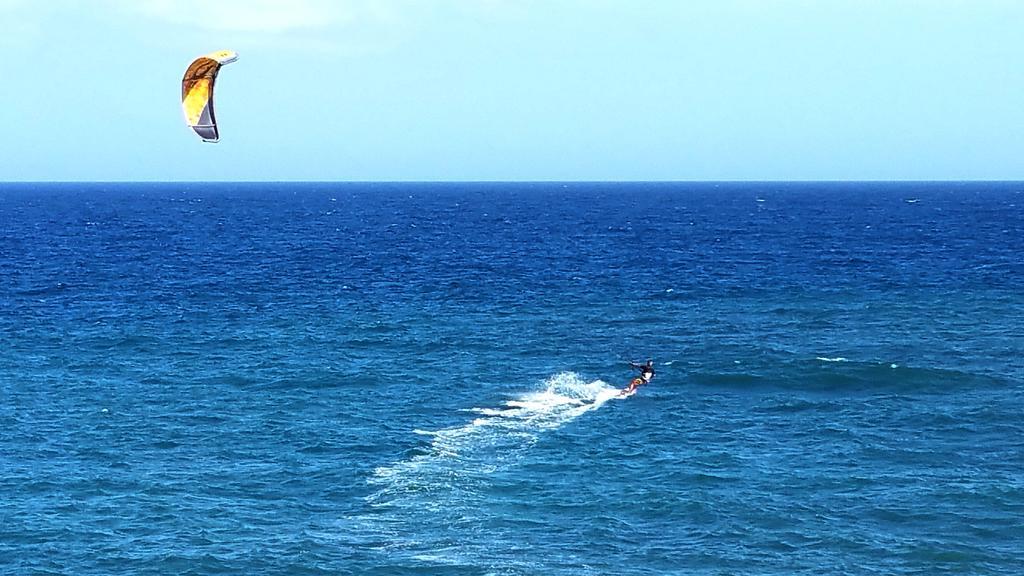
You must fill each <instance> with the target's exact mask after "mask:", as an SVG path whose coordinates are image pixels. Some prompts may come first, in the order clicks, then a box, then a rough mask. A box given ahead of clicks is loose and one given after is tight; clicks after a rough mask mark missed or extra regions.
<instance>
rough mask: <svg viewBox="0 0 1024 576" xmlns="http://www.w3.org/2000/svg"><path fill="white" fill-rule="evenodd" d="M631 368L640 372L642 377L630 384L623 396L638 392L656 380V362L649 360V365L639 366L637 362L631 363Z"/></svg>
mask: <svg viewBox="0 0 1024 576" xmlns="http://www.w3.org/2000/svg"><path fill="white" fill-rule="evenodd" d="M629 365H630V366H632V367H633V368H636V369H637V370H639V371H640V375H639V376H637V377H636V378H633V380H632V381H631V382H630V383H629V386H627V387H626V389H625V390H623V391H622V393H623V394H629V393H631V392H634V391H636V389H637V388H639V387H641V386H643V385H644V384H647V383H649V382H650V381H651V378H654V360H648V361H647V364H637V363H636V362H630V363H629Z"/></svg>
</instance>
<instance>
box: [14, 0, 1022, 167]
mask: <svg viewBox="0 0 1024 576" xmlns="http://www.w3.org/2000/svg"><path fill="white" fill-rule="evenodd" d="M0 29H2V30H3V33H2V34H0V77H2V78H4V87H3V88H2V89H0V90H2V94H3V101H2V106H0V122H2V125H3V126H4V128H5V131H4V132H5V133H4V136H3V137H2V138H0V181H68V180H70V181H76V180H88V181H218V180H250V181H251V180H256V181H262V180H274V181H289V180H307V181H308V180H318V181H321V180H328V181H380V180H386V181H410V180H412V181H438V180H461V181H467V180H470V181H475V180H1024V33H1022V32H1021V31H1022V30H1024V2H1020V1H1017V0H816V1H811V0H692V1H686V0H280V1H279V0H80V1H75V0H0ZM221 49H230V50H235V51H237V52H238V53H239V60H238V61H237V62H235V63H233V64H230V65H228V66H225V67H224V69H223V70H221V73H220V76H219V78H218V81H217V86H216V96H215V98H216V112H217V120H218V124H219V127H220V133H221V141H220V142H219V143H217V144H208V143H203V142H202V141H201V140H200V139H199V138H198V137H197V136H195V135H194V134H193V133H192V131H191V130H189V129H188V128H187V126H186V125H185V123H184V120H183V117H182V112H181V107H180V95H181V76H182V74H183V73H184V70H185V68H186V67H187V66H188V64H189V62H190V61H191V60H192V59H193V58H195V57H197V56H200V55H202V54H205V53H208V52H212V51H214V50H221Z"/></svg>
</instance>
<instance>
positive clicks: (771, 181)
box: [0, 179, 1024, 186]
mask: <svg viewBox="0 0 1024 576" xmlns="http://www.w3.org/2000/svg"><path fill="white" fill-rule="evenodd" d="M1018 183H1021V184H1024V179H963V180H952V179H944V180H927V179H926V180H917V179H865V180H846V179H835V180H813V179H798V180H781V179H767V180H728V179H726V180H2V181H0V186H3V185H8V184H1018Z"/></svg>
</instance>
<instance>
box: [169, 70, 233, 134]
mask: <svg viewBox="0 0 1024 576" xmlns="http://www.w3.org/2000/svg"><path fill="white" fill-rule="evenodd" d="M235 60H238V54H237V53H235V52H232V51H231V50H219V51H217V52H211V53H209V54H207V55H205V56H200V57H199V58H196V59H195V60H193V61H192V64H190V65H189V67H188V69H187V70H185V77H184V78H182V79H181V109H182V110H183V111H184V112H185V122H186V123H187V124H188V125H189V126H190V127H191V128H192V129H193V130H195V132H196V134H198V135H199V137H200V138H202V139H203V142H216V141H218V140H220V133H219V132H218V131H217V119H216V117H215V116H214V115H213V85H214V82H216V80H217V73H218V72H220V67H221V66H223V65H224V64H230V63H232V62H234V61H235Z"/></svg>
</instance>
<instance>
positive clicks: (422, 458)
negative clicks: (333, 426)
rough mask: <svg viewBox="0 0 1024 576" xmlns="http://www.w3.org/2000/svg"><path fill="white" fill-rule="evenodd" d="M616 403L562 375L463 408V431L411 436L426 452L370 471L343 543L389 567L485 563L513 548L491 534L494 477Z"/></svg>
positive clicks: (610, 394) (498, 482) (601, 389)
mask: <svg viewBox="0 0 1024 576" xmlns="http://www.w3.org/2000/svg"><path fill="white" fill-rule="evenodd" d="M618 397H619V389H618V388H613V387H611V386H609V385H608V384H606V383H605V382H602V381H600V380H595V381H592V382H586V381H584V380H583V379H581V378H580V377H579V376H578V375H576V374H573V373H562V374H557V375H555V376H553V377H551V378H550V379H548V380H547V381H546V382H545V383H544V388H543V389H542V390H539V391H536V392H530V393H527V394H523V395H521V396H518V397H516V398H514V399H512V400H509V401H507V402H505V403H504V404H503V405H501V406H500V407H496V408H472V409H469V410H467V412H471V413H474V414H476V415H477V416H476V417H475V418H473V419H472V420H470V421H469V422H467V423H466V424H464V425H462V426H457V427H453V428H445V429H443V430H437V431H427V430H416V431H415V432H416V433H417V434H420V435H423V436H425V437H429V438H430V444H429V446H425V447H424V448H423V449H422V453H420V454H416V455H414V456H412V457H411V458H408V459H405V460H402V461H399V462H396V463H394V464H391V465H389V466H383V467H380V468H377V469H376V470H375V471H374V474H373V476H372V477H371V478H370V479H369V483H370V484H371V485H373V486H376V487H378V489H377V490H376V491H375V492H374V493H373V494H371V495H369V496H367V497H366V504H367V509H366V511H365V512H364V513H362V514H358V515H353V516H349V517H348V518H347V519H346V521H345V523H344V526H345V530H344V536H342V539H343V540H344V541H348V542H352V543H355V544H357V545H358V546H359V547H360V548H363V549H370V550H373V551H376V552H378V553H382V554H384V556H385V557H386V558H387V559H388V562H392V563H393V562H395V561H396V560H397V559H399V558H407V559H408V561H409V562H411V563H413V564H418V563H423V562H427V563H429V564H442V565H462V564H466V565H481V566H486V565H490V564H491V563H492V561H493V559H492V558H491V557H492V556H493V555H494V550H495V547H497V548H498V549H513V548H515V546H516V545H517V541H516V538H515V536H514V535H509V536H508V540H507V541H505V540H504V536H503V535H502V533H500V532H495V531H494V529H493V526H494V525H495V523H496V522H497V520H498V518H496V517H495V516H494V512H493V510H494V505H493V499H494V497H495V495H496V494H501V493H502V492H503V488H502V483H503V482H506V481H507V479H506V478H503V476H502V475H500V474H498V473H500V472H502V471H504V470H507V469H509V468H510V467H512V466H514V465H515V464H517V463H518V462H520V461H521V460H522V459H523V457H524V456H525V454H526V452H527V451H528V450H529V449H530V448H531V447H532V446H534V445H535V444H536V443H537V441H538V439H539V438H540V436H541V435H542V433H543V432H544V431H547V430H552V429H555V428H558V427H560V426H562V425H565V424H567V423H569V422H571V421H573V420H575V419H576V418H578V417H580V416H581V415H583V414H585V413H587V412H589V411H591V410H597V409H598V408H600V407H601V406H603V405H604V404H605V403H607V402H608V401H609V400H611V399H613V398H618ZM499 517H500V514H499ZM481 534H486V535H487V536H486V538H484V539H483V540H481ZM506 562H507V560H506Z"/></svg>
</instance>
